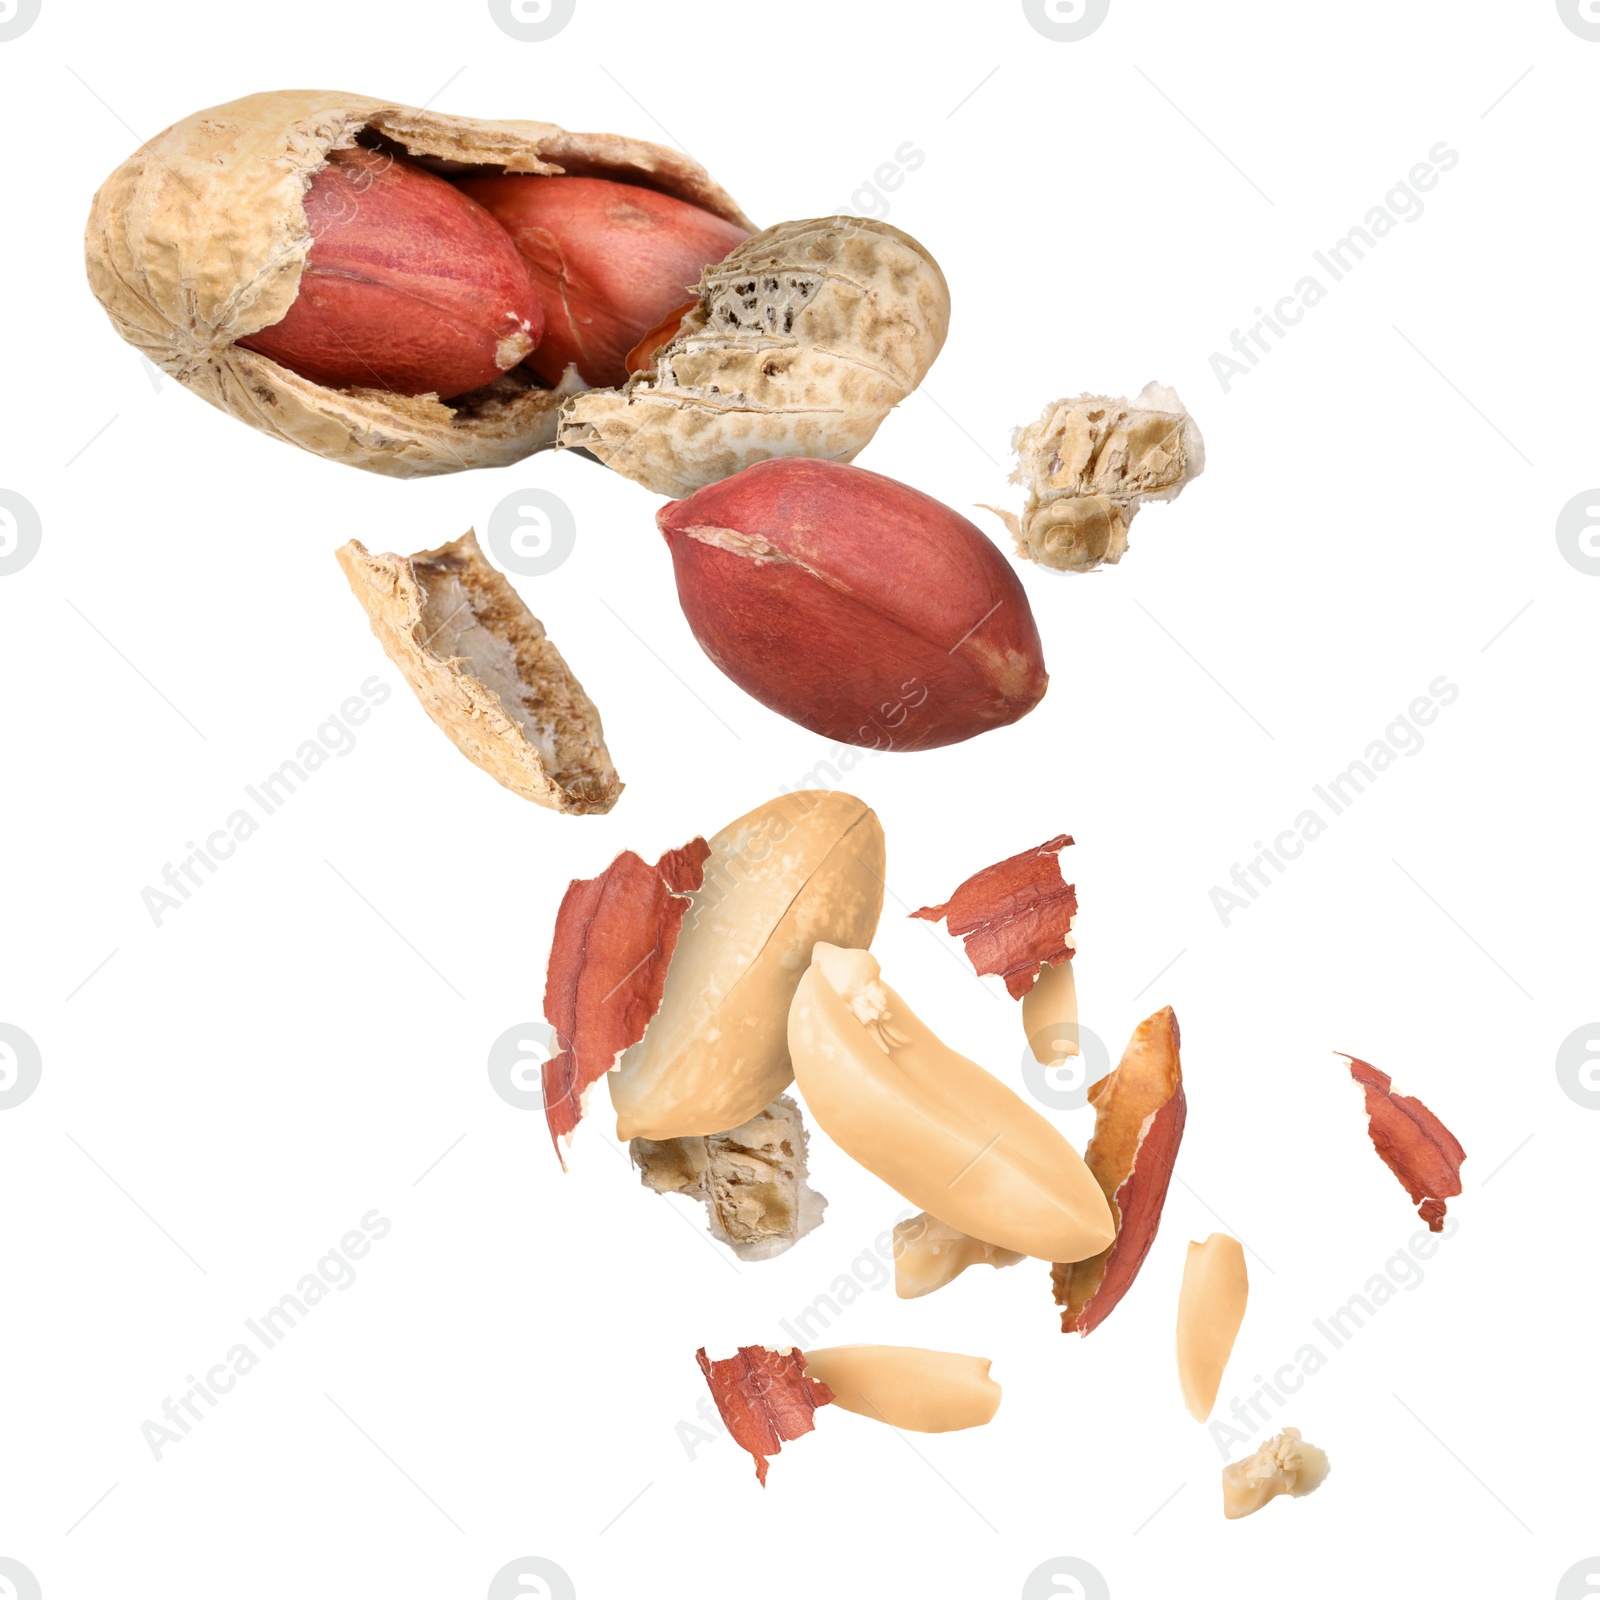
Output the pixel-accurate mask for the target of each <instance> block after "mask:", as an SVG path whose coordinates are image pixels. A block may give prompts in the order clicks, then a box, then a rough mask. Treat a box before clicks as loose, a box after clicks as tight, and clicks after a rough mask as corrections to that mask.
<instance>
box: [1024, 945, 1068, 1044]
mask: <svg viewBox="0 0 1600 1600" xmlns="http://www.w3.org/2000/svg"><path fill="white" fill-rule="evenodd" d="M1072 967H1073V963H1072V962H1070V961H1063V962H1062V963H1061V965H1060V966H1058V967H1048V966H1047V967H1046V968H1045V969H1044V970H1043V971H1042V972H1041V973H1040V974H1039V976H1038V978H1037V979H1036V980H1035V982H1034V985H1033V987H1032V988H1031V989H1030V990H1029V991H1028V992H1027V993H1026V994H1025V995H1023V997H1022V1027H1023V1031H1024V1032H1025V1033H1026V1034H1027V1036H1028V1047H1029V1049H1031V1050H1032V1051H1033V1059H1034V1060H1035V1061H1037V1062H1038V1063H1039V1065H1040V1066H1042V1067H1054V1066H1059V1065H1060V1064H1061V1062H1062V1061H1064V1060H1065V1059H1066V1058H1067V1057H1068V1056H1075V1055H1078V1054H1079V1053H1080V1049H1079V1044H1078V980H1077V977H1076V976H1075V975H1074V973H1073V970H1072Z"/></svg>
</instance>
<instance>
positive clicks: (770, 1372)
mask: <svg viewBox="0 0 1600 1600" xmlns="http://www.w3.org/2000/svg"><path fill="white" fill-rule="evenodd" d="M694 1355H695V1360H696V1361H698V1362H699V1363H700V1370H701V1371H702V1372H703V1373H704V1374H705V1378H706V1383H707V1384H708V1385H709V1386H710V1389H711V1397H712V1399H713V1400H715V1401H716V1403H717V1410H718V1412H719V1413H720V1414H721V1417H722V1420H723V1423H724V1424H725V1425H726V1427H727V1429H728V1432H729V1433H730V1434H732V1435H733V1438H734V1441H735V1442H736V1443H737V1444H738V1445H739V1446H740V1447H741V1448H742V1449H745V1450H748V1451H749V1452H750V1454H751V1455H752V1456H754V1457H755V1462H756V1477H757V1479H759V1480H760V1483H761V1486H762V1488H765V1487H766V1485H767V1457H768V1456H775V1455H777V1453H778V1452H779V1451H780V1450H781V1449H782V1448H783V1445H784V1441H785V1440H787V1439H798V1438H799V1437H800V1435H801V1434H803V1433H810V1432H811V1430H812V1429H813V1428H815V1427H816V1423H815V1422H814V1421H813V1420H812V1417H813V1414H814V1413H815V1411H816V1409H817V1407H818V1406H825V1405H827V1404H829V1402H830V1401H832V1399H833V1393H832V1391H831V1390H830V1389H829V1388H828V1386H827V1384H825V1383H819V1382H817V1381H816V1380H815V1379H814V1378H810V1377H808V1376H807V1375H806V1357H805V1354H804V1353H803V1352H802V1351H799V1350H794V1349H784V1350H769V1349H767V1348H766V1347H765V1346H764V1345H759V1344H744V1345H740V1346H739V1349H738V1352H737V1353H736V1354H735V1355H731V1356H729V1357H728V1358H727V1360H725V1361H708V1360H707V1359H706V1351H705V1346H704V1345H702V1346H701V1347H700V1348H699V1349H698V1350H696V1351H695V1353H694Z"/></svg>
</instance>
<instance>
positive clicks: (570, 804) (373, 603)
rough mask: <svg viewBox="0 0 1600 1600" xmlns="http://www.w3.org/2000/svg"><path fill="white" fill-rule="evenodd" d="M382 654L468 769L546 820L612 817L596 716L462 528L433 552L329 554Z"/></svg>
mask: <svg viewBox="0 0 1600 1600" xmlns="http://www.w3.org/2000/svg"><path fill="white" fill-rule="evenodd" d="M335 554H336V555H337V557H338V561H339V565H340V567H341V568H342V569H343V571H344V575H345V577H346V578H347V579H349V582H350V587H351V589H352V590H354V591H355V596H356V599H357V600H359V601H360V602H361V605H362V609H363V610H365V612H366V613H367V617H368V620H369V621H370V622H371V623H372V631H373V633H375V634H376V635H377V637H378V642H379V643H380V644H381V645H382V646H383V648H384V652H385V654H386V655H387V656H388V657H389V659H390V660H391V661H392V662H394V664H395V665H396V666H397V667H399V669H400V671H401V674H402V675H403V676H404V678H405V680H406V682H407V683H408V684H410V686H411V691H412V693H413V694H415V695H416V697H417V699H418V700H419V701H421V703H422V709H423V710H424V711H426V712H427V713H428V715H429V716H430V717H432V718H433V720H434V721H435V722H436V723H437V724H438V725H439V726H440V727H441V728H442V729H444V731H445V733H446V734H448V735H449V737H450V741H451V743H452V744H454V745H455V747H456V748H457V749H458V750H459V751H460V752H461V753H462V754H463V755H464V756H466V758H467V759H468V760H469V761H471V762H472V763H473V765H475V766H478V767H481V768H482V769H483V770H484V771H485V772H487V773H488V774H489V776H490V777H491V778H493V779H494V780H495V781H496V782H497V783H501V784H504V786H505V787H506V788H507V789H510V790H511V791H512V793H513V794H519V795H521V796H522V798H523V799H524V800H532V801H534V802H535V803H536V804H538V805H541V806H548V807H549V808H550V809H551V810H553V811H565V812H568V813H572V814H577V815H582V814H586V813H591V812H602V811H609V810H610V809H611V808H612V806H614V805H615V804H616V803H617V796H618V795H619V794H621V793H622V780H621V779H620V778H618V776H617V769H616V768H615V767H614V766H612V764H611V755H610V752H609V751H607V749H606V743H605V735H604V734H603V733H602V731H601V728H600V713H599V712H598V711H597V710H596V709H595V704H594V701H592V700H591V699H590V698H589V697H588V695H586V694H585V693H584V692H583V685H582V684H581V683H579V682H578V680H577V678H575V677H574V676H573V674H572V669H571V668H570V667H568V665H567V664H566V662H565V661H564V660H563V659H562V656H561V652H560V651H559V650H557V649H556V647H555V646H554V645H553V644H552V643H551V642H550V640H549V639H548V638H547V637H546V636H545V631H544V626H543V624H541V623H540V621H539V619H538V618H537V617H536V616H534V615H533V613H532V612H531V611H529V610H528V608H527V607H526V606H525V605H524V604H523V603H522V599H521V597H520V596H519V595H518V594H517V592H516V590H515V589H513V588H512V587H511V585H510V584H508V583H507V582H506V580H505V578H504V577H502V576H501V574H500V573H498V572H497V571H495V569H494V568H493V567H491V566H490V565H489V563H488V562H487V561H485V560H484V559H483V552H482V551H481V550H479V548H478V541H477V539H476V537H475V536H474V535H473V533H472V532H471V530H470V529H469V530H468V531H467V532H466V533H464V534H463V535H462V536H461V537H460V538H459V539H456V540H453V541H452V542H451V543H450V544H446V545H440V547H439V548H438V549H437V550H422V551H419V552H418V553H417V554H416V555H413V556H397V555H371V554H369V553H368V552H367V550H366V548H365V547H364V546H363V545H362V544H360V543H359V542H358V541H357V540H354V539H352V540H351V541H350V543H349V544H347V545H345V546H344V547H343V548H342V549H340V550H338V551H337V552H335Z"/></svg>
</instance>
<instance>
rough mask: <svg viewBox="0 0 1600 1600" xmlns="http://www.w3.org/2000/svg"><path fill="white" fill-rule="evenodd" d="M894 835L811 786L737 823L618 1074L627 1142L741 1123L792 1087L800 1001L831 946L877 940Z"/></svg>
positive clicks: (711, 862) (721, 841)
mask: <svg viewBox="0 0 1600 1600" xmlns="http://www.w3.org/2000/svg"><path fill="white" fill-rule="evenodd" d="M883 873H884V839H883V827H882V825H881V824H880V823H879V821H878V817H877V814H876V812H874V811H873V810H872V808H871V807H870V806H868V805H867V804H866V802H865V801H862V800H858V799H857V798H856V797H855V796H854V795H851V794H842V793H837V792H833V791H821V790H801V791H800V792H799V793H797V794H788V795H780V796H779V797H778V798H777V799H776V800H770V801H768V802H767V804H766V805H763V806H757V807H756V809H755V810H754V811H751V812H749V813H748V814H747V815H745V816H742V817H740V818H739V819H738V821H736V822H730V823H729V824H728V826H727V827H726V828H724V829H723V830H722V832H721V833H719V834H717V836H716V837H715V838H714V839H712V841H711V854H710V856H709V858H708V859H707V861H706V864H705V875H704V879H703V881H702V884H701V887H700V888H699V889H698V890H697V891H696V892H695V894H694V896H693V902H694V903H693V906H692V908H691V909H690V912H689V915H688V917H687V919H686V920H685V922H684V925H683V931H682V933H681V934H680V935H679V938H678V945H677V948H676V950H674V952H673V955H672V965H671V966H670V967H669V968H668V969H667V981H666V986H665V987H664V989H663V990H662V994H661V1005H660V1009H659V1010H657V1012H656V1014H655V1016H654V1017H653V1018H652V1019H651V1022H650V1025H649V1027H648V1028H647V1029H646V1030H645V1035H644V1038H643V1039H641V1040H640V1041H639V1043H638V1044H636V1045H634V1046H633V1047H632V1048H631V1049H630V1050H628V1051H627V1053H626V1054H625V1055H624V1056H623V1058H622V1063H621V1065H620V1066H619V1067H618V1068H617V1069H616V1070H615V1071H614V1072H610V1073H607V1075H606V1084H607V1087H608V1088H609V1089H610V1091H611V1103H612V1106H613V1107H614V1108H615V1110H616V1113H617V1137H618V1138H619V1139H635V1138H646V1139H655V1140H664V1139H678V1138H685V1137H690V1136H693V1135H695V1134H717V1133H722V1132H724V1131H725V1130H726V1129H729V1128H737V1127H739V1126H740V1125H741V1124H742V1123H744V1122H747V1121H748V1120H749V1119H750V1118H751V1117H754V1116H755V1115H756V1114H757V1113H758V1112H759V1111H761V1110H762V1109H763V1108H764V1107H766V1106H769V1105H770V1104H771V1103H772V1102H773V1101H774V1100H775V1099H777V1097H778V1096H779V1095H780V1094H782V1093H783V1091H784V1090H785V1089H786V1088H788V1086H789V1084H790V1082H791V1081H792V1080H793V1077H794V1071H793V1068H792V1066H791V1065H790V1061H789V1044H788V1017H789V1003H790V1001H791V1000H792V999H793V998H794V992H795V986H796V985H797V984H798V983H799V982H800V978H801V974H802V973H804V972H805V970H806V967H807V965H808V963H809V962H810V960H811V953H812V948H813V946H815V945H816V944H817V943H818V941H819V940H829V941H831V940H834V939H839V938H844V937H847V936H848V937H850V938H851V939H852V940H853V941H854V942H857V943H860V944H866V943H868V942H869V941H870V940H871V938H872V936H873V934H874V933H875V932H876V931H877V927H878V914H879V912H880V911H882V909H883Z"/></svg>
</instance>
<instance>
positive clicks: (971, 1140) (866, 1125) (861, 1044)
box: [789, 944, 1116, 1261]
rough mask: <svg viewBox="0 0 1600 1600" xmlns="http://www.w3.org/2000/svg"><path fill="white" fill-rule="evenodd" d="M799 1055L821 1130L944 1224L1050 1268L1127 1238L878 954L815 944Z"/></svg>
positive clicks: (796, 1011) (794, 1028)
mask: <svg viewBox="0 0 1600 1600" xmlns="http://www.w3.org/2000/svg"><path fill="white" fill-rule="evenodd" d="M789 1053H790V1055H791V1056H792V1057H793V1059H794V1075H795V1084H796V1086H797V1087H798V1088H799V1090H800V1093H801V1094H802V1095H803V1096H804V1098H805V1102H806V1105H807V1107H808V1108H809V1110H810V1112H811V1114H812V1116H813V1117H815V1118H816V1120H817V1124H818V1126H819V1127H821V1128H822V1130H823V1132H824V1133H826V1134H827V1135H828V1136H829V1138H831V1139H832V1140H833V1142H834V1143H835V1144H837V1145H838V1146H839V1147H840V1149H842V1150H843V1151H844V1152H845V1154H846V1155H848V1156H851V1157H853V1158H854V1159H855V1160H857V1161H859V1162H860V1163H861V1165H862V1166H864V1167H865V1168H866V1169H867V1171H868V1172H871V1173H874V1174H876V1176H878V1177H880V1178H882V1179H883V1181H884V1182H885V1183H887V1184H888V1185H889V1186H890V1188H892V1189H894V1190H895V1191H896V1192H897V1193H899V1194H902V1195H904V1196H905V1198H906V1199H907V1200H909V1201H910V1202H911V1203H912V1204H913V1205H916V1206H920V1207H921V1208H922V1209H923V1210H924V1211H927V1212H928V1213H929V1214H930V1215H932V1216H935V1217H937V1218H938V1219H939V1220H940V1221H941V1222H947V1223H949V1225H950V1226H951V1227H952V1228H956V1229H959V1230H960V1231H961V1232H962V1233H966V1234H970V1235H971V1236H972V1237H973V1238H974V1239H983V1240H986V1241H988V1242H989V1243H990V1244H992V1245H994V1246H997V1247H998V1248H999V1249H1002V1250H1017V1251H1020V1252H1021V1253H1022V1254H1023V1255H1027V1256H1036V1257H1038V1258H1039V1259H1040V1260H1043V1261H1081V1260H1082V1259H1083V1258H1084V1257H1086V1256H1092V1255H1094V1254H1095V1253H1096V1252H1098V1251H1100V1250H1103V1249H1105V1247H1106V1246H1107V1245H1109V1244H1110V1243H1111V1242H1112V1239H1113V1238H1114V1237H1115V1234H1116V1226H1115V1224H1114V1223H1113V1221H1112V1217H1111V1208H1110V1207H1109V1206H1108V1205H1107V1204H1106V1197H1105V1196H1104V1195H1103V1194H1102V1193H1101V1192H1100V1186H1099V1184H1097V1183H1096V1182H1095V1180H1094V1175H1093V1174H1092V1173H1091V1172H1090V1171H1089V1169H1088V1167H1086V1166H1085V1165H1084V1163H1083V1158H1082V1157H1081V1156H1080V1155H1079V1154H1078V1152H1077V1151H1076V1150H1074V1149H1073V1148H1072V1146H1071V1145H1070V1144H1068V1143H1067V1141H1066V1140H1065V1139H1064V1138H1063V1137H1062V1136H1061V1134H1060V1133H1059V1132H1057V1131H1056V1129H1055V1128H1054V1127H1053V1126H1052V1125H1051V1124H1050V1123H1049V1122H1047V1121H1046V1120H1045V1119H1044V1118H1043V1117H1042V1116H1040V1115H1039V1113H1038V1112H1037V1111H1035V1110H1034V1109H1033V1107H1032V1106H1030V1105H1029V1104H1028V1103H1027V1102H1026V1101H1025V1100H1023V1099H1022V1098H1021V1096H1019V1095H1017V1094H1014V1093H1013V1092H1012V1091H1011V1090H1010V1089H1008V1088H1007V1087H1006V1086H1005V1084H1003V1083H1002V1082H1001V1081H1000V1080H999V1079H998V1078H997V1077H995V1076H994V1074H993V1073H990V1072H985V1071H984V1070H983V1068H982V1067H980V1066H979V1065H978V1064H977V1063H976V1062H974V1061H969V1060H967V1058H966V1057H965V1056H962V1055H957V1054H956V1052H955V1051H954V1050H952V1049H950V1048H949V1046H948V1045H946V1044H944V1043H943V1042H942V1041H941V1040H940V1039H938V1038H937V1037H936V1036H935V1035H934V1034H933V1033H932V1032H931V1031H930V1030H929V1028H928V1027H927V1025H926V1024H925V1023H924V1022H923V1021H922V1020H921V1019H920V1018H919V1017H918V1016H917V1015H916V1014H915V1013H914V1012H913V1011H912V1010H911V1008H910V1007H909V1006H908V1005H907V1004H906V1003H905V1001H904V1000H902V999H901V998H900V996H899V995H897V994H896V993H895V992H894V990H893V989H891V988H889V987H888V985H887V984H885V983H884V982H883V981H882V979H881V977H880V975H879V969H878V963H877V961H876V960H875V959H874V958H873V957H872V955H870V954H869V953H868V952H867V951H865V950H844V949H839V948H838V947H836V946H834V945H832V944H818V945H817V947H816V950H815V951H814V952H813V954H812V958H811V966H810V967H809V968H808V969H807V971H806V975H805V977H803V978H802V979H801V980H800V987H799V988H798V989H797V990H796V991H795V997H794V1004H793V1005H792V1006H791V1007H790V1010H789Z"/></svg>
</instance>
